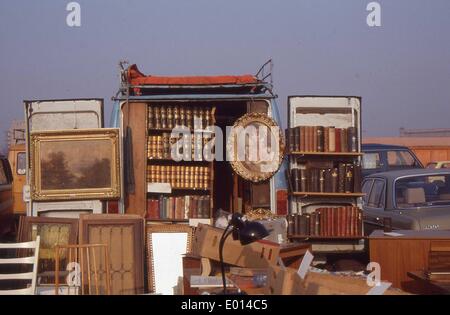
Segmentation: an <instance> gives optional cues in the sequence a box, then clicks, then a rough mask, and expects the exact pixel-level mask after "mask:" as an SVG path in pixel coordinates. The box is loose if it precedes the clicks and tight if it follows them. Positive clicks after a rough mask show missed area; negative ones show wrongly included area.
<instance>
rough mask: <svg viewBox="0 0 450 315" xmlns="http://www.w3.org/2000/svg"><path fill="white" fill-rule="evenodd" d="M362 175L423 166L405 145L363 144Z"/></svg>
mask: <svg viewBox="0 0 450 315" xmlns="http://www.w3.org/2000/svg"><path fill="white" fill-rule="evenodd" d="M362 151H363V153H364V155H363V158H362V176H363V178H364V177H366V176H368V175H370V174H374V173H380V172H387V171H391V170H403V169H412V168H423V165H422V163H421V162H420V160H419V159H418V158H417V156H416V155H415V154H414V153H413V152H412V151H411V150H410V149H408V148H407V147H403V146H397V145H387V144H363V145H362Z"/></svg>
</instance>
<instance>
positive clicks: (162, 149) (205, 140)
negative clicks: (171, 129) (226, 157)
mask: <svg viewBox="0 0 450 315" xmlns="http://www.w3.org/2000/svg"><path fill="white" fill-rule="evenodd" d="M183 137H184V139H182V141H181V139H177V138H175V137H171V134H170V133H168V132H164V133H162V134H161V135H157V136H152V135H150V136H148V138H147V157H148V158H149V159H174V158H175V157H174V156H172V154H176V155H177V156H179V158H181V159H182V160H184V161H192V160H193V161H203V160H206V161H210V160H211V159H212V155H213V152H214V139H211V138H210V137H204V136H203V134H201V133H199V134H197V133H193V134H187V135H184V136H183ZM179 140H180V141H179ZM178 146H179V147H178Z"/></svg>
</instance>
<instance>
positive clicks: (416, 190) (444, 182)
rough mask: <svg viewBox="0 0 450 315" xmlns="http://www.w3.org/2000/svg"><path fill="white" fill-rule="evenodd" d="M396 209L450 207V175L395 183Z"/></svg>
mask: <svg viewBox="0 0 450 315" xmlns="http://www.w3.org/2000/svg"><path fill="white" fill-rule="evenodd" d="M395 202H396V206H397V208H402V209H406V208H417V207H421V208H426V207H431V206H441V207H442V206H449V205H450V175H449V174H443V175H441V174H439V175H437V174H435V175H426V176H424V175H422V176H412V177H406V178H401V179H399V180H397V181H396V182H395Z"/></svg>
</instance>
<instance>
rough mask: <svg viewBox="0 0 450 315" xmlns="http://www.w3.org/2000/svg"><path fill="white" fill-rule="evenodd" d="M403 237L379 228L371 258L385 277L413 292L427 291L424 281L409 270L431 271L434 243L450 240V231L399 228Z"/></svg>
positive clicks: (372, 239)
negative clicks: (410, 273) (392, 234)
mask: <svg viewBox="0 0 450 315" xmlns="http://www.w3.org/2000/svg"><path fill="white" fill-rule="evenodd" d="M395 232H397V233H400V234H402V236H395V237H394V236H387V235H385V234H384V232H383V231H382V230H376V231H374V232H373V233H372V234H371V235H370V236H369V251H370V261H371V262H377V263H379V264H380V266H381V280H383V281H389V282H391V283H392V285H393V287H396V288H400V289H403V290H405V291H407V292H410V293H417V294H420V293H423V292H424V291H426V288H425V287H424V284H423V283H421V282H419V281H414V280H412V279H411V278H410V277H409V276H408V272H409V271H414V270H427V269H428V255H429V252H430V245H431V243H432V242H433V241H448V242H449V244H450V231H434V230H425V231H411V230H399V231H395Z"/></svg>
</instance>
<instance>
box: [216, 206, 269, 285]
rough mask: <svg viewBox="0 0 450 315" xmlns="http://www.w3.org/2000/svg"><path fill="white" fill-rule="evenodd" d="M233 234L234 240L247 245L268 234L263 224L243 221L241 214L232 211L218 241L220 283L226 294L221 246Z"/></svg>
mask: <svg viewBox="0 0 450 315" xmlns="http://www.w3.org/2000/svg"><path fill="white" fill-rule="evenodd" d="M230 234H233V239H234V240H239V241H240V242H241V244H242V245H247V244H250V243H253V242H255V241H258V240H261V239H263V238H265V237H266V236H268V235H269V232H267V230H266V228H265V227H264V225H262V224H261V223H259V222H253V221H244V220H243V219H242V214H240V213H233V215H232V217H231V220H230V222H229V223H228V225H227V227H226V228H225V231H223V234H222V237H221V238H220V242H219V257H220V268H221V271H222V283H223V294H227V284H226V279H225V264H224V262H223V247H224V245H225V241H226V239H227V238H228V236H230Z"/></svg>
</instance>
